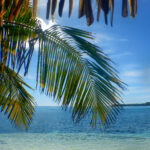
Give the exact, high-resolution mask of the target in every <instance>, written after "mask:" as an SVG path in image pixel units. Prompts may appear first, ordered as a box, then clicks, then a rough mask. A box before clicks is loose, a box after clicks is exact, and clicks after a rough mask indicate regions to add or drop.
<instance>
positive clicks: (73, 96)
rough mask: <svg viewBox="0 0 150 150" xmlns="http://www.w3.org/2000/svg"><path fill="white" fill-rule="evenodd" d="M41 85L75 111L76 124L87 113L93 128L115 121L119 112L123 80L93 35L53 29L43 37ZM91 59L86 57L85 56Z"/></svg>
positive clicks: (47, 31) (55, 27) (40, 57)
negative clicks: (97, 44)
mask: <svg viewBox="0 0 150 150" xmlns="http://www.w3.org/2000/svg"><path fill="white" fill-rule="evenodd" d="M39 39H40V40H39V54H38V55H39V56H38V68H37V85H39V86H40V89H41V91H42V92H45V93H46V94H47V95H50V96H52V97H53V98H55V100H56V101H57V102H59V103H60V104H61V105H62V106H63V107H66V108H67V107H68V106H69V107H70V108H71V109H72V117H73V120H74V121H79V120H80V119H81V118H83V117H84V116H85V115H86V114H87V113H90V114H91V123H92V125H95V124H96V121H97V120H98V121H99V123H100V125H104V124H105V123H106V124H107V123H108V124H109V123H110V122H111V121H113V120H115V118H116V115H117V113H118V112H119V100H120V98H121V97H120V94H121V92H120V90H119V88H120V89H124V83H123V82H122V81H120V79H119V77H118V76H117V74H116V70H115V69H114V68H113V67H112V66H111V61H110V59H109V58H108V57H106V56H105V55H104V54H103V52H102V51H101V50H100V48H99V47H97V46H95V45H93V44H92V43H91V42H89V41H88V40H87V39H90V40H92V39H93V37H92V35H91V34H90V33H88V32H85V31H82V30H78V29H74V28H69V27H60V26H53V27H51V28H50V29H48V30H46V31H45V32H44V34H42V36H40V37H39ZM85 56H86V57H88V58H84V57H85Z"/></svg>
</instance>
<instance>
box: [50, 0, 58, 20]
mask: <svg viewBox="0 0 150 150" xmlns="http://www.w3.org/2000/svg"><path fill="white" fill-rule="evenodd" d="M56 7H57V0H52V11H51V15H52V21H54V18H55V17H54V16H55V10H56Z"/></svg>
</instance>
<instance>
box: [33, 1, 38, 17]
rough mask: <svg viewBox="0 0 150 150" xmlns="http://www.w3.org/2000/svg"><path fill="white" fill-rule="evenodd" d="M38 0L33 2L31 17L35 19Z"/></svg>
mask: <svg viewBox="0 0 150 150" xmlns="http://www.w3.org/2000/svg"><path fill="white" fill-rule="evenodd" d="M37 5H38V0H33V8H32V17H33V18H35V17H36V12H37Z"/></svg>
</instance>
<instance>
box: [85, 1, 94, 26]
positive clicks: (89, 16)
mask: <svg viewBox="0 0 150 150" xmlns="http://www.w3.org/2000/svg"><path fill="white" fill-rule="evenodd" d="M85 10H86V21H87V25H88V26H90V25H91V24H92V23H93V22H94V17H93V11H92V6H91V0H87V1H86V3H85Z"/></svg>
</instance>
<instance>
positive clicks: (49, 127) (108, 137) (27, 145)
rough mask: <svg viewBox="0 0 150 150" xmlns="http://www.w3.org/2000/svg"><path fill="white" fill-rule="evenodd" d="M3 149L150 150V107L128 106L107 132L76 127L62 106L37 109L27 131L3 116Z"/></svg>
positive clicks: (83, 125) (81, 125)
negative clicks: (19, 129)
mask: <svg viewBox="0 0 150 150" xmlns="http://www.w3.org/2000/svg"><path fill="white" fill-rule="evenodd" d="M0 150H150V107H125V108H124V110H123V111H122V112H121V114H120V115H119V117H118V120H117V122H116V123H115V124H113V125H111V127H110V128H108V129H105V130H100V129H99V128H98V127H97V128H91V126H90V124H89V120H88V119H84V120H82V121H81V122H80V123H79V124H74V123H73V122H72V120H71V113H69V112H65V111H63V110H62V109H61V108H59V107H37V108H36V113H35V115H34V117H33V122H32V124H31V126H30V128H29V131H28V132H21V131H18V130H16V129H15V128H13V127H12V125H11V124H10V123H9V121H8V120H7V119H6V116H4V115H2V114H0Z"/></svg>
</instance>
